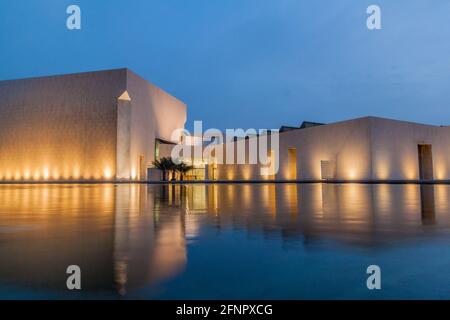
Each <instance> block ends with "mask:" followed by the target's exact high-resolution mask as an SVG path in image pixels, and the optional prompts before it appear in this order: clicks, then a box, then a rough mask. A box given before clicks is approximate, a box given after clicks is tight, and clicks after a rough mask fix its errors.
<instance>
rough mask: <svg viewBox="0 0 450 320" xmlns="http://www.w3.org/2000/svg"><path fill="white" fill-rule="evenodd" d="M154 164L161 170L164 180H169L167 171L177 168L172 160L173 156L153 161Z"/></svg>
mask: <svg viewBox="0 0 450 320" xmlns="http://www.w3.org/2000/svg"><path fill="white" fill-rule="evenodd" d="M153 165H154V166H155V168H157V169H159V170H161V172H162V180H163V181H167V178H168V177H167V173H168V172H170V171H173V170H175V166H176V165H175V163H174V162H173V161H172V158H170V157H169V158H161V159H159V160H155V161H153Z"/></svg>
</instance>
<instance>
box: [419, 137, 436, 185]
mask: <svg viewBox="0 0 450 320" xmlns="http://www.w3.org/2000/svg"><path fill="white" fill-rule="evenodd" d="M418 151H419V177H420V180H433V177H434V176H433V152H432V147H431V144H419V146H418Z"/></svg>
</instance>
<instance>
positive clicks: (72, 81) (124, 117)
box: [0, 69, 186, 181]
mask: <svg viewBox="0 0 450 320" xmlns="http://www.w3.org/2000/svg"><path fill="white" fill-rule="evenodd" d="M124 97H125V98H124ZM166 109H167V110H166ZM161 110H163V111H161ZM160 113H161V114H163V116H164V117H163V118H161V115H160ZM185 121H186V106H185V105H184V104H183V103H181V102H179V101H178V100H176V99H175V98H173V97H171V96H170V95H169V94H167V93H165V92H164V91H162V90H161V89H158V88H156V87H155V86H153V85H151V84H150V83H148V82H147V81H146V80H144V79H142V78H140V77H138V76H136V75H135V74H133V73H132V72H131V71H129V70H127V69H117V70H109V71H99V72H88V73H80V74H71V75H62V76H51V77H42V78H32V79H21V80H12V81H1V82H0V180H1V181H10V180H14V181H24V180H27V181H28V180H36V181H42V180H105V179H108V180H109V179H114V178H125V179H129V178H135V179H137V178H140V179H145V171H146V170H145V167H146V166H148V165H149V164H151V162H152V161H153V160H154V140H155V138H163V139H170V137H167V136H168V132H171V130H173V129H175V128H177V127H184V123H185ZM126 130H128V135H126V134H124V131H126ZM118 142H120V143H118ZM116 168H118V169H119V170H117V169H116ZM141 172H142V173H143V174H140V173H141Z"/></svg>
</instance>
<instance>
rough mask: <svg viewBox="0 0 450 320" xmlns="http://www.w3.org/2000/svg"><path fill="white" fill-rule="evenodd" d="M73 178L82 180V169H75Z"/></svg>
mask: <svg viewBox="0 0 450 320" xmlns="http://www.w3.org/2000/svg"><path fill="white" fill-rule="evenodd" d="M72 178H73V179H80V178H81V172H80V169H78V168H75V169H74V170H73V173H72Z"/></svg>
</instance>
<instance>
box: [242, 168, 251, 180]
mask: <svg viewBox="0 0 450 320" xmlns="http://www.w3.org/2000/svg"><path fill="white" fill-rule="evenodd" d="M250 176H251V175H250V168H249V167H248V166H245V167H244V168H243V169H242V177H243V178H244V180H250Z"/></svg>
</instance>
